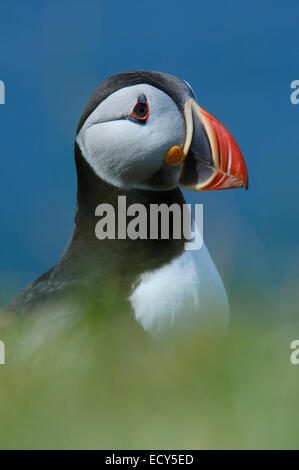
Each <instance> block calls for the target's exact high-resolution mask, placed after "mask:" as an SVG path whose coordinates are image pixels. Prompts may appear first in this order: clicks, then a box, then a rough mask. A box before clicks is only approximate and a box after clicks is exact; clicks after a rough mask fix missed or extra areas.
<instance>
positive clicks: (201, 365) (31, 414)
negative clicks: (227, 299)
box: [0, 294, 299, 449]
mask: <svg viewBox="0 0 299 470" xmlns="http://www.w3.org/2000/svg"><path fill="white" fill-rule="evenodd" d="M242 295H243V297H242V301H241V302H240V304H237V305H235V306H234V309H233V312H232V322H231V325H230V328H229V330H228V332H227V335H226V336H225V337H221V336H219V335H217V334H216V333H215V332H213V331H210V332H206V333H205V334H204V335H201V334H200V332H198V331H186V332H185V333H184V334H183V335H176V336H169V337H166V336H165V337H163V338H161V339H160V340H159V341H157V340H151V339H150V338H149V337H148V336H147V335H146V334H145V333H144V332H143V331H142V329H141V328H140V327H139V326H137V325H136V324H135V323H134V322H128V321H127V319H126V318H123V316H122V313H121V312H108V311H102V312H101V314H99V312H93V311H88V312H87V313H86V315H85V316H84V317H82V318H81V317H80V318H79V317H76V318H72V319H70V318H65V317H64V316H63V315H62V314H60V313H59V312H57V313H55V314H51V315H50V316H49V317H47V316H41V317H34V318H32V317H27V318H21V319H14V320H13V321H11V319H10V318H8V319H3V318H2V320H1V330H0V339H1V340H3V341H5V344H6V360H7V364H6V365H5V366H0V423H1V426H0V448H1V449H15V448H18V449H48V448H50V449H53V448H54V449H141V448H145V449H176V448H179V449H230V448H232V449H251V448H255V449H260V448H268V449H275V448H276V449H277V448H288V449H293V448H295V449H296V448H298V443H299V435H298V434H299V433H298V421H299V399H298V398H299V394H298V391H299V365H298V366H297V367H296V366H293V365H291V363H290V359H289V358H290V353H291V350H290V346H289V345H290V342H291V341H292V340H293V339H295V338H296V337H299V323H298V321H297V320H296V318H295V317H292V318H286V317H285V316H283V315H277V314H275V313H274V312H271V311H269V312H266V311H265V305H263V304H261V305H260V306H259V308H260V310H259V312H258V313H257V310H258V307H257V304H256V302H255V304H254V309H255V312H254V314H253V312H252V308H253V307H252V305H253V304H251V302H250V298H249V297H248V298H245V297H244V295H245V294H242ZM296 295H297V294H296ZM296 298H297V297H296ZM288 301H289V299H288ZM282 303H283V302H282ZM280 308H281V306H279V308H278V310H279V309H280ZM261 315H262V318H261Z"/></svg>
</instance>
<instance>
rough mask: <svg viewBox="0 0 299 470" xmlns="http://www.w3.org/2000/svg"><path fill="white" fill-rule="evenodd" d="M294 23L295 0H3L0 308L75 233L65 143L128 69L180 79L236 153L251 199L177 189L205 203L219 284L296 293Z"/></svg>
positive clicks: (69, 145)
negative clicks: (100, 88) (93, 97)
mask: <svg viewBox="0 0 299 470" xmlns="http://www.w3.org/2000/svg"><path fill="white" fill-rule="evenodd" d="M298 15H299V4H298V2H297V1H295V0H294V1H292V0H289V1H288V2H283V3H282V2H277V1H270V0H269V1H268V0H263V1H260V0H259V1H257V0H253V1H250V2H246V3H245V2H240V1H237V0H226V1H225V2H224V1H220V0H209V2H207V1H201V0H200V1H189V2H174V1H169V0H167V1H165V0H164V1H163V2H162V1H156V0H152V1H151V2H140V1H127V2H117V1H116V2H111V1H96V0H84V1H83V0H80V1H79V0H70V1H67V0H55V1H53V0H51V1H49V0H47V1H45V0H44V1H43V2H41V1H37V0H31V1H30V2H25V1H20V0H18V1H14V2H11V1H9V0H2V1H1V4H0V80H3V81H4V82H5V85H6V104H5V105H1V106H0V217H1V235H0V241H1V244H0V247H1V253H0V257H1V258H0V282H1V290H2V291H3V292H4V297H3V300H2V302H4V301H5V300H7V299H9V298H10V297H11V296H13V295H14V294H16V293H17V291H18V290H19V289H20V288H21V287H23V286H24V285H25V284H26V283H28V282H29V281H31V280H33V279H34V278H35V277H36V276H37V275H39V274H41V273H42V272H43V271H44V270H46V269H47V268H49V267H50V266H51V265H52V264H54V263H55V261H56V260H57V259H58V257H59V256H60V254H61V253H62V251H63V250H64V248H65V245H66V244H67V242H68V240H69V238H70V236H71V232H72V227H73V215H74V208H75V194H76V177H75V167H74V161H73V142H74V136H75V129H76V126H77V123H78V120H79V118H80V115H81V112H82V110H83V107H84V105H85V103H86V101H87V99H88V97H89V95H90V94H91V92H92V91H93V90H94V89H95V88H96V86H97V85H98V84H99V83H100V82H101V81H102V80H103V79H104V78H106V77H107V76H109V75H111V74H113V73H117V72H119V71H122V70H130V69H138V68H142V69H143V68H145V69H151V70H160V71H164V72H168V73H172V74H175V75H177V76H179V77H181V78H183V79H185V80H187V81H188V82H189V83H190V84H191V86H192V87H193V89H194V91H195V93H196V95H197V98H198V100H199V103H200V105H201V106H202V107H203V108H205V109H206V110H207V111H209V112H210V113H212V114H214V115H215V116H216V117H217V118H218V119H219V120H220V121H221V122H222V123H223V124H225V125H226V126H227V127H228V128H229V129H230V131H231V132H232V134H233V136H234V137H235V138H236V140H237V142H238V143H239V146H240V147H241V149H242V151H243V154H244V156H245V159H246V162H247V165H248V171H249V178H250V188H249V191H247V192H246V191H243V190H234V191H222V192H214V193H191V192H188V193H186V197H187V199H188V201H190V202H203V203H204V221H205V227H204V238H205V241H206V244H207V245H208V247H209V249H210V251H211V253H212V256H213V258H214V260H215V262H216V264H217V266H218V268H219V269H220V272H221V273H222V275H223V277H224V280H225V284H226V285H227V287H228V289H229V290H230V291H231V293H233V292H237V291H238V292H240V291H241V287H242V286H246V289H249V290H252V294H254V295H255V296H264V295H265V292H267V293H268V297H269V298H270V297H271V295H272V293H273V292H275V290H276V287H277V286H278V285H279V286H282V285H288V286H289V285H295V284H296V282H297V281H298V278H299V276H298V268H297V266H298V265H299V244H298V230H299V217H298V177H299V158H298V157H299V155H298V148H299V145H298V144H299V132H298V123H299V105H297V106H294V105H292V104H291V102H290V94H291V90H290V83H291V81H292V80H295V79H299V67H298V66H299V52H298V42H299V32H298V31H299V28H298ZM238 287H239V289H238Z"/></svg>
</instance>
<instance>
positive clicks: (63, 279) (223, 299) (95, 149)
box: [6, 70, 248, 334]
mask: <svg viewBox="0 0 299 470" xmlns="http://www.w3.org/2000/svg"><path fill="white" fill-rule="evenodd" d="M75 163H76V170H77V207H76V214H75V227H74V231H73V235H72V238H71V241H70V243H69V245H68V247H67V248H66V250H65V252H64V253H63V255H62V256H61V258H60V259H59V260H58V262H57V263H56V264H55V265H54V266H53V267H52V268H51V269H49V270H48V271H47V272H46V273H44V274H43V275H42V276H41V277H39V278H38V279H37V280H35V281H34V282H33V283H32V284H31V285H29V286H28V287H27V288H25V289H24V290H23V291H22V292H21V293H20V294H19V295H18V296H17V297H16V298H15V299H14V300H13V301H12V302H11V303H10V304H9V305H8V307H7V308H6V310H7V311H9V312H15V313H17V314H24V313H27V312H32V311H37V312H38V311H41V310H43V309H44V307H53V308H55V305H58V304H59V305H61V304H62V303H65V304H67V303H68V302H70V304H71V305H73V306H78V305H79V304H80V301H81V299H84V302H83V303H82V305H85V304H86V301H88V302H89V303H90V304H91V305H92V306H93V308H95V309H97V310H98V311H99V312H100V311H101V305H102V303H103V299H105V302H107V299H108V303H109V302H110V303H111V305H112V306H114V307H115V308H118V309H120V311H123V312H125V313H124V314H125V315H129V316H131V317H132V319H133V321H136V322H137V323H139V324H140V325H141V326H142V327H143V328H144V330H146V331H147V332H149V333H152V334H156V333H159V332H162V331H167V330H168V329H170V328H175V327H178V328H183V327H185V326H186V325H194V323H198V324H213V323H214V322H216V323H220V324H223V325H225V324H226V323H227V320H228V311H229V308H228V300H227V295H226V291H225V288H224V285H223V282H222V280H221V278H220V275H219V273H218V271H217V269H216V267H215V265H214V263H213V261H212V259H211V257H210V255H209V253H208V250H207V248H206V246H205V245H204V244H203V245H202V247H201V248H200V249H199V250H195V251H194V250H185V249H184V242H185V240H184V239H183V238H181V239H177V238H176V237H174V236H170V238H169V239H163V238H162V237H161V236H158V237H157V238H155V239H150V238H146V239H135V240H131V239H129V238H128V237H119V238H118V237H115V239H105V240H104V239H103V240H99V239H98V238H97V237H96V235H95V225H96V222H97V217H96V212H95V211H96V208H97V207H98V206H99V204H100V203H106V204H110V205H111V206H113V207H114V208H115V209H116V210H117V205H118V201H119V197H120V196H125V197H126V203H127V206H129V205H132V204H136V203H138V204H143V205H144V206H145V207H149V206H150V205H152V204H158V205H160V204H166V205H167V206H168V207H170V206H171V205H172V204H174V203H176V204H178V205H179V206H180V207H183V205H184V204H185V200H184V197H183V194H182V192H181V190H180V188H179V187H182V188H185V189H190V190H194V191H202V190H209V191H210V190H218V189H229V188H247V186H248V176H247V169H246V164H245V161H244V158H243V156H242V154H241V151H240V149H239V147H238V145H237V144H236V142H235V140H234V139H233V137H232V136H231V134H230V133H229V131H228V130H227V129H226V128H225V127H224V126H223V125H222V124H220V122H219V121H218V120H217V119H215V118H214V117H213V116H212V115H210V114H209V113H208V112H206V111H204V110H203V109H202V108H201V107H200V105H199V104H198V103H197V100H196V98H195V95H194V92H193V90H192V88H191V86H190V85H189V84H188V83H187V82H186V81H184V80H181V79H179V78H177V77H175V76H172V75H169V74H166V73H161V72H153V71H144V70H137V71H129V72H121V73H118V74H116V75H113V76H111V77H109V78H107V79H106V80H105V81H103V82H102V83H101V84H100V85H99V86H98V88H97V89H96V90H95V91H94V93H93V94H92V95H91V97H90V98H89V100H88V102H87V104H86V106H85V109H84V111H83V114H82V116H81V119H80V121H79V125H78V128H77V133H76V139H75ZM116 223H117V222H116ZM159 233H160V232H159ZM192 327H193V326H192Z"/></svg>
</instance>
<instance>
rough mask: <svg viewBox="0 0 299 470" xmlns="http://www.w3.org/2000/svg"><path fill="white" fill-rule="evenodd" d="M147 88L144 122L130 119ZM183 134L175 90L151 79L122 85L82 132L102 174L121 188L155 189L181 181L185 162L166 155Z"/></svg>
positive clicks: (82, 142)
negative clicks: (156, 84)
mask: <svg viewBox="0 0 299 470" xmlns="http://www.w3.org/2000/svg"><path fill="white" fill-rule="evenodd" d="M142 94H144V95H145V96H146V99H147V103H148V106H149V117H148V119H147V121H146V123H145V124H140V123H137V122H133V121H132V120H130V119H128V118H129V116H130V114H131V112H132V110H133V108H134V107H135V105H136V103H137V101H138V98H139V96H140V95H142ZM184 140H185V120H184V116H183V114H182V112H181V111H180V110H179V108H178V106H177V105H176V103H175V102H174V101H173V100H172V99H171V98H170V96H168V95H167V94H166V93H164V92H163V91H162V90H159V89H158V88H155V87H154V86H152V85H147V84H140V85H134V86H129V87H125V88H121V89H120V90H118V91H116V92H115V93H113V94H111V95H110V96H108V97H107V98H106V99H105V100H104V101H102V103H100V104H99V105H98V107H97V108H96V109H95V110H94V111H93V112H92V113H91V114H90V115H89V117H88V118H87V119H86V121H85V123H84V125H83V126H82V128H81V130H80V132H79V134H78V135H77V143H78V145H79V147H80V149H81V152H82V155H83V157H84V158H85V159H86V160H87V162H88V163H89V164H90V166H91V167H92V168H93V170H94V172H95V173H96V174H97V175H98V176H99V177H100V178H102V179H103V180H104V181H106V182H108V183H110V184H112V185H114V186H118V187H122V188H135V189H150V190H169V189H172V188H174V187H176V186H177V184H178V179H179V175H180V172H181V165H179V166H177V167H170V166H168V165H167V164H166V163H165V162H164V157H165V154H166V152H167V151H168V150H169V148H170V147H172V146H174V145H179V146H182V145H183V144H184ZM155 175H158V177H157V178H155Z"/></svg>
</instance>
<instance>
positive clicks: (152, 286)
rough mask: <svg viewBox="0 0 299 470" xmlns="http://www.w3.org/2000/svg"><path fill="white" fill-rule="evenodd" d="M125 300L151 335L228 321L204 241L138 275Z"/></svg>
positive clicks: (219, 283)
mask: <svg viewBox="0 0 299 470" xmlns="http://www.w3.org/2000/svg"><path fill="white" fill-rule="evenodd" d="M129 300H130V302H131V305H132V307H133V309H134V313H135V318H136V320H137V321H138V322H139V323H140V324H141V325H142V326H143V328H144V329H145V330H146V331H148V332H150V333H151V334H153V335H157V334H158V333H160V332H163V331H167V330H173V329H175V330H177V329H179V330H181V329H185V328H193V327H194V325H195V324H196V325H198V327H201V326H212V325H214V324H215V325H216V324H217V326H224V327H225V326H226V325H227V322H228V313H229V308H228V301H227V295H226V291H225V288H224V285H223V282H222V280H221V278H220V275H219V273H218V271H217V269H216V267H215V265H214V263H213V261H212V259H211V257H210V254H209V252H208V250H207V248H206V247H205V245H204V244H203V246H202V248H201V249H200V250H198V251H184V252H183V254H182V255H180V256H179V257H178V258H176V259H174V260H173V261H172V262H171V263H169V264H167V265H164V266H163V267H162V268H160V269H157V270H155V271H151V272H147V273H144V274H142V276H141V279H140V282H139V283H138V285H137V287H136V288H135V290H134V291H133V293H132V295H131V296H130V298H129Z"/></svg>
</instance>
